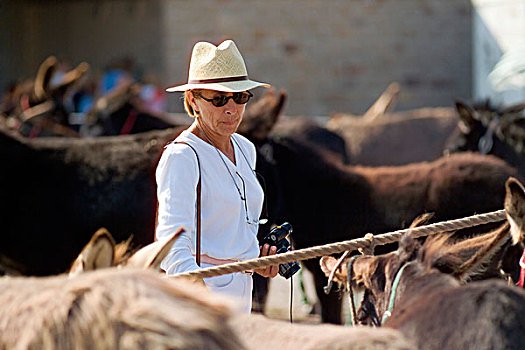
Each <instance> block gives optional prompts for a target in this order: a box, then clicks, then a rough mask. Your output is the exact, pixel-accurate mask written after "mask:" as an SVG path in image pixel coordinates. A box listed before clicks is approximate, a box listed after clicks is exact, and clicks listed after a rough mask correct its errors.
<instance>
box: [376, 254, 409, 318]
mask: <svg viewBox="0 0 525 350" xmlns="http://www.w3.org/2000/svg"><path fill="white" fill-rule="evenodd" d="M411 263H412V262H407V263H405V264H404V265H403V266H401V268H400V269H399V271H397V273H396V277H395V278H394V282H393V283H392V291H391V292H390V298H389V300H388V307H387V309H386V310H385V312H384V313H383V318H382V319H381V324H384V323H385V322H386V320H387V319H388V318H389V317H390V316H392V311H393V310H394V302H395V300H396V292H397V287H398V286H399V281H400V280H401V276H402V275H403V271H405V269H406V267H407V266H408V265H410V264H411Z"/></svg>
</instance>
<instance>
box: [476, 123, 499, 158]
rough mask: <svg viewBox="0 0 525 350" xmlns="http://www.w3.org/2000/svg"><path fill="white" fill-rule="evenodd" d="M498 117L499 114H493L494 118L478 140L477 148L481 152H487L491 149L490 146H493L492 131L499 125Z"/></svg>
mask: <svg viewBox="0 0 525 350" xmlns="http://www.w3.org/2000/svg"><path fill="white" fill-rule="evenodd" d="M499 122H500V118H499V116H495V117H494V119H492V120H491V121H490V123H489V125H488V126H487V131H486V132H485V134H484V135H483V136H481V138H480V139H479V142H478V150H479V153H481V154H489V152H490V151H491V150H492V146H494V131H496V128H497V127H498V126H499Z"/></svg>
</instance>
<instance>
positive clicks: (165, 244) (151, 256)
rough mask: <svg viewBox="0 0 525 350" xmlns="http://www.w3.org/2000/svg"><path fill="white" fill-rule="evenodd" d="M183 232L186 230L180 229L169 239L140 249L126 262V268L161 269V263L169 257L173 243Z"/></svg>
mask: <svg viewBox="0 0 525 350" xmlns="http://www.w3.org/2000/svg"><path fill="white" fill-rule="evenodd" d="M182 232H184V229H183V228H182V227H179V229H178V230H177V232H175V233H174V234H172V235H171V237H169V238H168V239H165V240H162V241H156V242H153V243H151V244H148V245H147V246H145V247H143V248H141V249H139V250H138V251H136V252H135V253H134V254H133V255H132V256H131V257H130V258H129V259H128V260H127V261H126V266H132V267H137V268H143V269H147V268H152V269H159V267H160V263H161V262H162V260H164V258H165V257H166V255H168V253H169V251H170V249H171V247H172V246H173V243H174V242H175V241H176V240H177V238H179V235H180V234H181V233H182Z"/></svg>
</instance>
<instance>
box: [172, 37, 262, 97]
mask: <svg viewBox="0 0 525 350" xmlns="http://www.w3.org/2000/svg"><path fill="white" fill-rule="evenodd" d="M258 86H263V87H270V85H269V84H266V83H260V82H258V81H253V80H250V79H248V72H247V70H246V65H245V64H244V60H243V59H242V56H241V53H240V52H239V49H237V46H236V45H235V43H234V42H233V41H232V40H225V41H223V42H222V43H221V44H219V46H215V45H213V44H211V43H208V42H203V41H201V42H198V43H196V44H195V46H194V47H193V51H192V53H191V60H190V70H189V73H188V83H187V84H183V85H178V86H172V87H169V88H167V89H166V91H167V92H174V91H186V90H191V89H208V90H216V91H224V92H239V91H246V90H250V89H253V88H256V87H258Z"/></svg>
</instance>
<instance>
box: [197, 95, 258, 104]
mask: <svg viewBox="0 0 525 350" xmlns="http://www.w3.org/2000/svg"><path fill="white" fill-rule="evenodd" d="M193 95H194V96H196V97H200V98H202V99H203V100H204V101H208V102H211V104H212V105H214V106H215V107H222V106H224V105H226V104H227V103H228V101H229V100H230V99H232V100H233V102H235V103H237V104H238V105H243V104H246V103H247V102H248V101H249V100H250V98H252V97H253V95H252V93H251V92H249V91H242V92H234V93H233V95H231V96H225V95H219V96H215V97H214V98H206V97H204V96H202V95H201V94H199V93H195V92H194V93H193Z"/></svg>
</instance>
